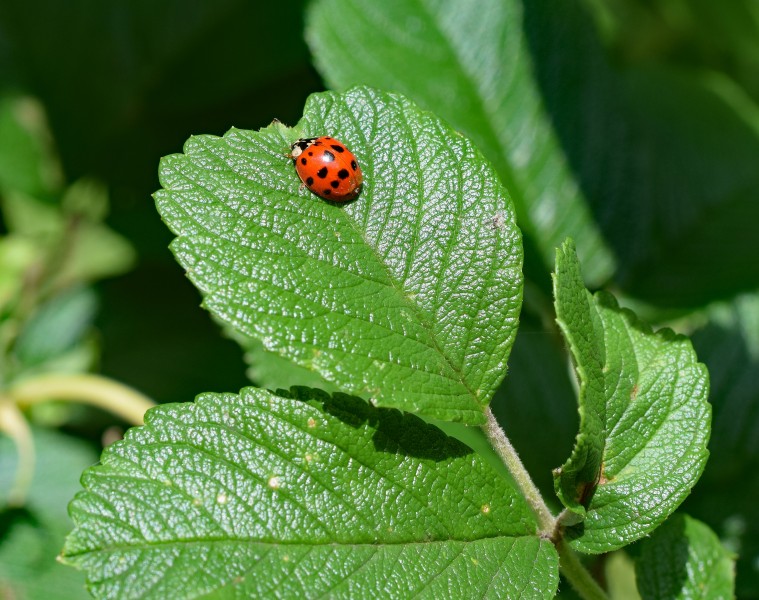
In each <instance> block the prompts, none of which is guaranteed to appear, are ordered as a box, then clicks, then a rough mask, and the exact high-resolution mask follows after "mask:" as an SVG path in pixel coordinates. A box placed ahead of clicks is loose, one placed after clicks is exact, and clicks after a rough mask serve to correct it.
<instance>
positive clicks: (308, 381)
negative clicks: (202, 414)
mask: <svg viewBox="0 0 759 600" xmlns="http://www.w3.org/2000/svg"><path fill="white" fill-rule="evenodd" d="M231 337H234V338H236V339H237V341H238V342H239V343H240V345H241V346H242V347H243V348H244V349H245V362H246V363H247V364H248V365H249V366H248V369H247V371H246V374H247V376H248V378H249V379H250V380H251V381H252V382H253V383H255V384H256V385H257V386H258V387H262V388H266V389H269V390H278V389H285V390H286V389H289V388H291V387H292V386H294V385H302V386H305V387H315V388H319V389H322V390H324V391H326V392H336V391H338V390H337V389H336V388H335V387H334V386H333V385H331V384H330V383H328V382H327V381H324V379H322V378H321V377H319V374H318V373H316V372H314V371H311V370H309V369H306V368H304V367H301V366H300V365H296V364H295V363H292V362H290V361H289V360H287V359H286V358H285V357H284V356H280V355H279V354H275V353H273V352H268V351H267V350H266V349H265V348H264V346H263V344H262V343H261V342H260V341H259V340H256V339H251V338H246V337H243V336H239V335H234V334H233V335H232V336H231Z"/></svg>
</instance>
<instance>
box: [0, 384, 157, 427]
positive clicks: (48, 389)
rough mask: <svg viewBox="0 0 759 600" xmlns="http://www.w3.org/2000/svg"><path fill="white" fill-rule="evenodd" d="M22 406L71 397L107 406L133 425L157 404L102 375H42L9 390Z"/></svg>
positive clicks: (91, 403) (138, 423)
mask: <svg viewBox="0 0 759 600" xmlns="http://www.w3.org/2000/svg"><path fill="white" fill-rule="evenodd" d="M7 395H8V397H9V398H10V399H11V400H13V401H14V402H16V404H18V405H19V406H20V407H25V406H30V405H32V404H38V403H40V402H46V401H48V400H68V401H71V402H82V403H84V404H90V405H92V406H97V407H98V408H102V409H105V410H107V411H109V412H111V413H113V414H115V415H117V416H119V417H121V418H123V419H124V420H126V421H128V422H129V423H131V424H133V425H142V423H143V415H144V414H145V411H146V410H148V409H149V408H152V407H153V406H155V402H153V401H152V400H151V399H150V398H148V397H147V396H144V395H143V394H141V393H140V392H138V391H136V390H133V389H132V388H130V387H127V386H125V385H123V384H121V383H117V382H115V381H113V380H111V379H108V378H107V377H102V376H100V375H89V374H78V375H40V376H38V377H33V378H31V379H27V380H24V381H22V382H20V383H18V384H17V385H15V386H13V387H12V388H11V389H10V390H8V391H7Z"/></svg>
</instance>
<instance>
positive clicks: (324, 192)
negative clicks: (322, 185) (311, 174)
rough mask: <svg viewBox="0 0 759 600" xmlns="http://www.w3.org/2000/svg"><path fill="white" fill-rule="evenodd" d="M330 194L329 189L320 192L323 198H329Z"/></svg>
mask: <svg viewBox="0 0 759 600" xmlns="http://www.w3.org/2000/svg"><path fill="white" fill-rule="evenodd" d="M331 193H332V190H331V189H329V188H327V189H325V190H324V191H323V192H322V195H324V196H329V195H330V194H331Z"/></svg>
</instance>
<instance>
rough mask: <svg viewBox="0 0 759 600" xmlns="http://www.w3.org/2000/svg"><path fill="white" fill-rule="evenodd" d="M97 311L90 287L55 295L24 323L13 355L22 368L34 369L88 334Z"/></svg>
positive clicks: (93, 294)
mask: <svg viewBox="0 0 759 600" xmlns="http://www.w3.org/2000/svg"><path fill="white" fill-rule="evenodd" d="M97 308H98V302H97V297H96V295H95V292H94V291H93V290H91V289H89V288H84V287H76V288H72V289H70V290H67V291H65V292H63V293H61V294H58V295H57V296H54V297H53V298H52V299H50V300H49V301H48V302H46V303H45V304H43V305H42V306H40V307H39V309H38V310H37V311H36V312H35V313H34V314H33V315H32V317H31V318H30V319H29V320H28V321H27V322H26V323H25V324H24V328H23V329H22V330H21V332H20V333H19V336H18V338H17V340H16V343H15V345H14V348H13V353H14V355H15V356H16V357H17V358H18V360H19V361H21V363H22V365H24V366H25V367H35V366H38V365H40V364H41V363H44V362H46V361H48V360H51V359H54V358H56V357H57V356H59V355H61V354H63V353H64V352H66V351H68V350H70V349H72V348H73V347H74V346H75V345H76V344H78V343H80V342H81V341H82V339H83V337H84V335H85V334H87V333H88V332H89V330H90V327H91V326H92V321H93V319H94V318H95V313H96V311H97Z"/></svg>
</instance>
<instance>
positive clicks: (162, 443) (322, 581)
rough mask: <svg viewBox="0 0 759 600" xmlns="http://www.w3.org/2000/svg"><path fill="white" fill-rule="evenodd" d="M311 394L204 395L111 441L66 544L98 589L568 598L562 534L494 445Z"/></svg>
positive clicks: (114, 593) (78, 503)
mask: <svg viewBox="0 0 759 600" xmlns="http://www.w3.org/2000/svg"><path fill="white" fill-rule="evenodd" d="M298 395H299V396H300V397H299V398H297V399H296V398H286V397H282V396H276V395H274V394H272V393H270V392H266V391H263V390H259V389H256V388H247V389H245V390H243V391H242V392H241V394H240V395H239V396H237V395H234V394H204V395H202V396H200V397H199V398H198V399H197V400H196V402H195V403H193V404H176V405H164V406H162V407H158V408H156V409H154V410H151V411H149V412H148V413H147V415H146V421H145V423H146V424H145V426H144V427H140V428H133V429H131V430H130V431H129V432H128V433H127V435H126V437H125V439H124V440H123V441H122V442H117V443H116V444H114V445H112V446H110V447H109V448H108V449H107V450H106V451H105V452H104V454H103V457H102V461H101V462H102V464H101V465H100V466H96V467H93V468H91V469H89V470H88V471H87V472H86V473H85V475H84V476H83V485H84V487H85V490H84V491H83V492H81V493H80V494H79V495H78V496H77V497H76V498H75V500H74V501H73V503H72V505H71V507H70V510H71V514H72V517H73V519H74V521H75V523H76V528H75V530H74V531H73V533H72V534H71V535H70V536H69V538H68V540H67V543H66V547H65V549H64V557H65V560H66V561H67V562H69V563H71V564H74V565H76V566H78V567H80V568H82V569H84V570H85V571H86V572H87V575H88V581H89V586H90V589H91V591H92V592H93V593H94V594H95V596H96V597H98V598H111V597H118V598H134V597H140V598H165V597H167V596H171V597H177V596H180V597H187V598H192V597H201V596H204V595H213V596H215V597H265V598H271V597H277V598H279V597H303V598H315V597H324V596H329V597H335V598H373V597H377V596H378V595H383V596H390V597H399V596H409V595H411V596H417V595H418V596H422V597H429V598H439V597H443V596H447V595H452V596H453V597H464V596H466V597H471V598H476V597H524V598H551V597H553V594H554V593H555V590H556V586H557V583H558V558H557V555H556V552H555V550H554V548H553V546H552V545H551V544H550V543H549V542H548V541H545V540H541V539H540V538H539V537H537V536H536V535H535V529H536V525H535V522H534V520H533V518H532V516H531V513H530V511H529V509H528V507H527V506H526V504H525V502H524V501H523V499H522V498H521V497H520V496H519V495H518V493H517V492H516V490H515V488H514V487H513V486H512V484H511V483H510V482H509V481H508V480H506V479H504V478H502V477H500V476H499V475H497V474H496V473H495V472H494V471H493V470H492V469H491V468H490V467H489V466H488V465H487V463H486V462H485V461H484V460H483V459H482V458H481V457H479V455H477V454H475V453H474V452H472V451H471V450H470V449H469V448H467V447H466V446H464V445H463V444H461V443H460V442H458V441H456V440H454V439H453V438H449V437H446V436H445V435H444V434H443V433H442V432H440V430H438V429H436V428H435V427H432V426H430V425H427V424H425V423H423V422H422V421H421V420H420V419H418V418H416V417H414V416H412V415H408V414H405V415H404V414H402V413H400V412H398V411H395V410H392V409H376V408H373V407H371V406H370V405H368V404H367V403H365V402H364V401H361V400H358V399H356V398H351V397H347V396H335V397H330V396H327V395H326V394H324V393H322V392H316V391H314V390H308V389H306V388H300V390H299V392H298ZM136 574H139V576H135V575H136Z"/></svg>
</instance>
